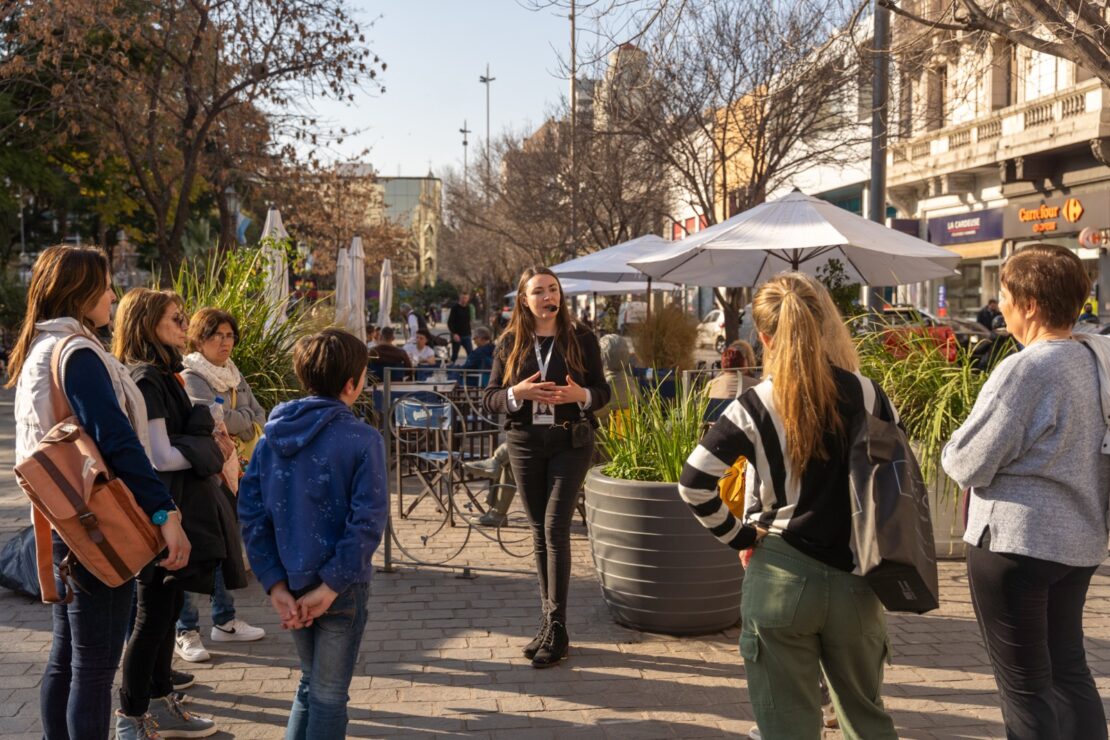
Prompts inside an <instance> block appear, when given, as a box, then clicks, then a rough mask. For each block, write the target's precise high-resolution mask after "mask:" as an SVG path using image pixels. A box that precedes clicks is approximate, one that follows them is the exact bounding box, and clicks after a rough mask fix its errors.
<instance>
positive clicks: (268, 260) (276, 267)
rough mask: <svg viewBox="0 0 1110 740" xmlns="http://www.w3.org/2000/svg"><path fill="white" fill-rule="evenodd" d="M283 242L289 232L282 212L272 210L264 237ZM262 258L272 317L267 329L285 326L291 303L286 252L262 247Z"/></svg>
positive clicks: (266, 297)
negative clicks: (282, 217)
mask: <svg viewBox="0 0 1110 740" xmlns="http://www.w3.org/2000/svg"><path fill="white" fill-rule="evenodd" d="M261 238H262V239H263V240H265V239H274V240H276V241H282V240H284V239H288V238H289V232H288V231H286V230H285V226H284V225H282V223H281V211H279V210H278V209H276V208H271V209H270V210H269V211H267V212H266V223H265V224H263V226H262V237H261ZM262 257H263V260H264V263H265V270H266V287H265V290H264V291H263V294H264V297H265V300H266V304H267V305H268V306H270V309H271V310H270V315H269V316H268V317H267V318H266V328H267V329H272V328H273V327H275V326H277V325H279V324H284V323H285V320H286V318H287V317H286V315H285V309H286V305H287V304H288V303H289V267H288V265H287V264H286V261H285V250H284V249H281V248H280V247H272V246H269V245H265V246H263V247H262Z"/></svg>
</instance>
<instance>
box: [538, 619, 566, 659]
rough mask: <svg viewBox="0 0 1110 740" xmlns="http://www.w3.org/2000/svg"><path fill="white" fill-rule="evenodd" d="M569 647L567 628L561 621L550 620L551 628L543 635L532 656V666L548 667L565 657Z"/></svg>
mask: <svg viewBox="0 0 1110 740" xmlns="http://www.w3.org/2000/svg"><path fill="white" fill-rule="evenodd" d="M569 647H570V637H568V636H567V628H566V625H564V624H563V623H562V622H554V621H553V622H552V623H551V628H550V629H549V630H547V634H545V635H544V639H543V644H542V645H540V648H539V650H537V651H536V655H535V657H533V658H532V667H533V668H550V667H551V666H553V665H555V664H556V663H558V662H559V661H560V660H562V659H563V658H565V657H567V648H569Z"/></svg>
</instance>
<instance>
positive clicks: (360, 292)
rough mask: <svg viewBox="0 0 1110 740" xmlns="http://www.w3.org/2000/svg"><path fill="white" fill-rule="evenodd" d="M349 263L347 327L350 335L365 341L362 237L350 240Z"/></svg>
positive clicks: (364, 276) (364, 256) (364, 273)
mask: <svg viewBox="0 0 1110 740" xmlns="http://www.w3.org/2000/svg"><path fill="white" fill-rule="evenodd" d="M347 257H348V259H349V261H350V266H349V273H348V274H349V276H350V277H349V279H348V282H349V283H350V299H349V301H348V305H349V307H350V313H349V315H348V316H347V325H348V326H349V327H351V333H352V334H354V335H355V336H356V337H358V338H359V339H361V340H362V341H364V342H365V341H366V253H365V252H364V251H363V250H362V237H361V236H356V237H355V238H354V239H352V240H351V248H350V249H348V250H347Z"/></svg>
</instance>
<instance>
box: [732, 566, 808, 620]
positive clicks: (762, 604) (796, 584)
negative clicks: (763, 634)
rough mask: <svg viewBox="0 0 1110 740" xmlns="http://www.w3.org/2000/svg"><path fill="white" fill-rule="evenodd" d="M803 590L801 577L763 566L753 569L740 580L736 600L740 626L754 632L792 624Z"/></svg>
mask: <svg viewBox="0 0 1110 740" xmlns="http://www.w3.org/2000/svg"><path fill="white" fill-rule="evenodd" d="M805 587H806V579H805V577H803V576H798V575H794V574H792V573H787V572H785V571H782V570H778V569H772V568H768V567H766V566H764V567H761V568H759V569H758V570H757V569H753V572H750V573H749V574H748V575H747V576H746V577H745V578H744V585H743V587H742V589H743V595H742V596H741V599H740V610H741V612H742V613H743V615H744V624H745V625H747V624H751V625H752V626H753V627H754V628H755V630H756V631H758V630H760V629H775V628H779V627H789V626H790V625H792V624H794V618H795V616H796V615H797V612H798V604H799V602H801V600H802V593H803V592H804V591H805Z"/></svg>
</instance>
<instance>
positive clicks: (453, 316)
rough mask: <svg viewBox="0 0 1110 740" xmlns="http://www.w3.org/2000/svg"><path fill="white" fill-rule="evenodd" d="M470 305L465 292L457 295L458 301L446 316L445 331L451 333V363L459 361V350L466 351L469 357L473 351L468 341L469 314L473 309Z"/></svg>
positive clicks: (467, 294)
mask: <svg viewBox="0 0 1110 740" xmlns="http://www.w3.org/2000/svg"><path fill="white" fill-rule="evenodd" d="M469 304H470V294H469V293H467V292H466V291H465V290H464V291H462V292H461V293H459V300H458V302H457V303H455V305H453V306H451V311H450V313H448V314H447V330H448V331H449V332H451V362H455V361H456V360H458V359H459V348H460V347H461V348H463V349H465V350H466V353H467V354H468V355H469V354H470V353H471V352H473V351H474V345H473V344H472V342H471V339H470V313H471V311H472V310H473V307H472V306H470V305H469Z"/></svg>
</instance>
